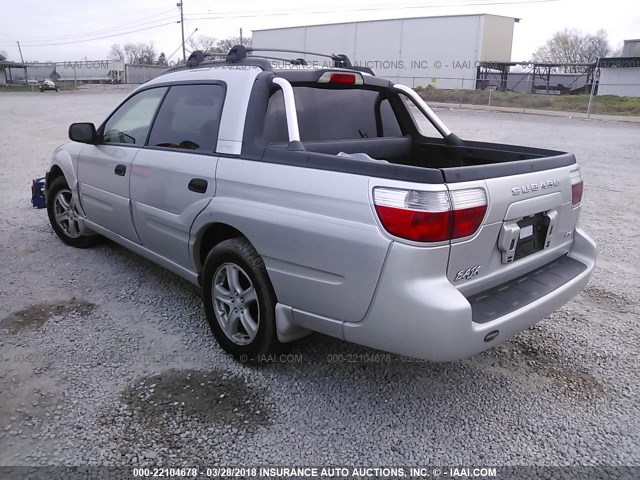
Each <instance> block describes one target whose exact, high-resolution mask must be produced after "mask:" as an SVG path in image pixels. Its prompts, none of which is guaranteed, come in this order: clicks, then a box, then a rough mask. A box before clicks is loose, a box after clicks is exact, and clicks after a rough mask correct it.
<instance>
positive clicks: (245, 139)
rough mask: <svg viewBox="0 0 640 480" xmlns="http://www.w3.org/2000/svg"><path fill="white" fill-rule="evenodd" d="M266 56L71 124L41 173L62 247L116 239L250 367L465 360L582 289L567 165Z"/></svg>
mask: <svg viewBox="0 0 640 480" xmlns="http://www.w3.org/2000/svg"><path fill="white" fill-rule="evenodd" d="M256 52H257V50H253V51H252V50H251V49H249V50H247V49H245V48H244V47H239V46H238V47H234V48H233V49H232V50H231V51H230V52H229V54H228V55H227V56H226V58H223V59H218V60H215V59H210V58H209V55H207V54H204V53H202V52H194V54H192V57H191V58H190V61H189V63H188V65H187V66H186V67H182V68H176V69H172V70H169V71H167V72H166V73H164V74H163V75H161V76H159V77H158V78H156V79H154V80H151V81H149V82H147V83H146V84H144V85H142V86H140V87H139V88H137V89H136V90H135V91H134V92H132V93H131V94H130V95H129V96H128V98H127V99H126V100H124V101H123V102H122V103H121V104H120V105H119V106H118V107H117V108H116V109H115V110H114V111H113V113H111V114H110V115H109V116H108V117H107V118H106V120H105V121H104V123H102V125H100V126H99V127H97V128H96V127H95V126H94V125H93V124H90V123H76V124H73V125H71V126H70V128H69V138H70V139H71V140H72V142H71V143H68V144H66V145H63V146H61V147H59V148H57V149H56V150H55V152H54V155H53V158H52V160H51V165H50V168H49V170H48V172H47V175H46V199H47V209H48V214H49V219H50V221H51V225H52V227H53V229H54V231H55V232H56V234H57V235H58V236H59V237H60V239H61V240H62V241H63V242H65V243H66V244H68V245H71V246H74V247H87V246H89V245H91V244H93V243H94V240H95V239H96V238H97V236H100V235H101V236H104V237H107V238H109V239H111V240H113V241H114V242H117V243H119V244H121V245H123V246H124V247H126V248H129V249H131V250H133V251H134V252H136V253H138V254H140V255H142V256H144V257H146V258H148V259H150V260H152V261H154V262H156V263H158V264H159V265H161V266H163V267H165V268H167V269H169V270H171V271H172V272H175V273H176V274H178V275H180V276H182V277H184V278H185V279H187V280H189V281H190V282H192V283H194V284H196V285H199V286H200V287H201V289H202V300H203V303H204V309H205V312H206V316H207V319H208V321H209V324H210V326H211V329H212V331H213V334H214V336H215V338H216V339H217V341H218V342H219V344H220V346H221V347H222V348H223V349H224V350H225V351H227V352H229V353H231V354H233V355H235V356H237V357H241V358H255V357H256V356H258V355H263V354H268V353H272V352H274V351H277V350H278V349H279V348H281V347H282V346H283V345H284V344H286V343H288V342H291V341H293V340H296V339H298V338H300V337H302V336H304V335H306V334H308V333H309V332H311V331H316V332H321V333H323V334H326V335H331V336H334V337H337V338H341V339H345V340H348V341H350V342H354V343H358V344H361V345H367V346H369V347H373V348H377V349H381V350H385V351H389V352H394V353H397V354H402V355H409V356H413V357H419V358H422V359H429V360H440V361H449V360H454V359H458V358H461V357H466V356H469V355H473V354H475V353H478V352H481V351H483V350H486V349H488V348H490V347H492V346H494V345H496V344H498V343H500V342H504V341H505V340H507V339H508V338H510V337H511V336H513V335H515V334H516V333H518V332H520V331H522V330H524V329H526V328H528V327H529V326H531V325H533V324H534V323H536V322H539V321H540V320H542V319H544V318H545V317H546V316H548V315H549V314H550V313H552V312H553V311H554V310H556V309H558V308H559V307H561V306H562V305H564V304H565V303H567V302H568V301H569V300H571V298H572V297H574V296H575V295H576V294H578V292H580V291H581V290H582V289H583V288H584V286H585V285H586V283H587V282H588V280H589V278H590V276H591V274H592V272H593V268H594V265H595V258H596V247H595V244H594V242H593V241H592V240H591V239H590V238H589V236H588V235H587V234H586V233H585V232H584V231H583V230H581V229H580V228H578V227H577V225H578V218H579V216H580V209H581V202H582V188H583V182H582V178H581V176H580V169H579V167H578V164H577V163H576V160H575V158H574V156H573V155H572V154H570V153H564V152H559V151H552V150H545V149H540V148H528V147H520V146H513V145H499V144H491V143H482V142H475V141H470V140H462V139H460V138H459V137H457V136H456V135H455V134H453V133H451V131H450V130H449V129H448V128H447V127H446V126H445V125H444V124H443V123H442V121H441V120H440V119H439V118H438V117H437V116H436V115H435V114H434V112H433V111H432V110H431V109H430V108H429V107H428V106H427V104H426V103H425V102H424V101H423V100H422V99H421V98H420V97H419V96H418V95H417V94H416V93H415V92H414V91H413V90H411V89H410V88H408V87H405V86H403V85H398V84H394V83H393V82H391V81H389V80H385V79H383V78H379V77H376V76H375V75H372V72H370V71H368V70H367V69H366V68H362V67H354V66H352V64H351V63H350V61H349V59H348V58H347V57H346V56H344V55H334V56H331V59H332V61H333V64H331V65H327V66H326V67H323V68H312V67H309V66H305V63H306V62H305V61H304V60H301V59H297V60H292V61H291V62H290V63H291V64H293V65H287V66H286V67H283V68H274V66H273V63H272V62H270V61H269V60H268V58H267V55H266V54H262V55H260V52H257V53H258V54H256ZM294 53H297V52H294ZM332 65H333V66H332ZM293 67H299V68H293Z"/></svg>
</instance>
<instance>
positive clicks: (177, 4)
mask: <svg viewBox="0 0 640 480" xmlns="http://www.w3.org/2000/svg"><path fill="white" fill-rule="evenodd" d="M182 3H183V0H180V2H178V3H176V7H178V8H179V9H180V28H181V29H182V61H183V62H184V63H185V65H186V63H187V53H186V51H185V49H184V12H183V10H182Z"/></svg>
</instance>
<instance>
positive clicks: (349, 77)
mask: <svg viewBox="0 0 640 480" xmlns="http://www.w3.org/2000/svg"><path fill="white" fill-rule="evenodd" d="M318 83H329V84H333V85H362V84H363V83H364V79H363V78H362V75H361V74H360V73H350V72H324V73H323V74H322V75H321V76H320V78H319V79H318Z"/></svg>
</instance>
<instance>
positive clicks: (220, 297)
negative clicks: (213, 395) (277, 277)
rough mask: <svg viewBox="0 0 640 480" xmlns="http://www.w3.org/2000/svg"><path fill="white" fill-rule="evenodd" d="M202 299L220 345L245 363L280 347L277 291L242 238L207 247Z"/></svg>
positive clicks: (257, 257) (262, 262) (253, 251)
mask: <svg viewBox="0 0 640 480" xmlns="http://www.w3.org/2000/svg"><path fill="white" fill-rule="evenodd" d="M202 302H203V304H204V310H205V313H206V315H207V320H208V321H209V326H210V327H211V331H212V332H213V335H214V336H215V338H216V340H217V341H218V343H219V344H220V346H221V347H222V349H223V350H224V351H225V352H227V353H230V354H231V355H233V356H234V357H236V358H238V359H240V360H241V361H243V362H255V361H256V359H257V357H258V356H259V355H268V354H272V353H276V352H279V351H281V350H282V346H283V345H282V343H280V341H279V340H278V335H277V333H276V321H275V306H276V296H275V293H274V291H273V286H272V285H271V281H270V280H269V276H268V275H267V270H266V268H265V265H264V261H263V260H262V257H260V255H258V252H256V250H255V249H254V248H253V246H252V245H251V244H250V243H249V242H248V241H247V240H246V239H244V238H232V239H230V240H225V241H223V242H221V243H219V244H218V245H216V246H215V247H213V248H212V249H211V251H210V252H209V254H208V255H207V259H206V261H205V263H204V270H203V274H202Z"/></svg>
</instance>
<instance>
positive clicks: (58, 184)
mask: <svg viewBox="0 0 640 480" xmlns="http://www.w3.org/2000/svg"><path fill="white" fill-rule="evenodd" d="M47 213H48V214H49V222H51V227H52V228H53V231H54V232H56V235H58V237H59V238H60V240H62V241H63V242H64V243H66V244H67V245H70V246H72V247H78V248H84V247H88V246H90V245H92V244H93V243H95V240H96V237H95V236H89V235H83V234H82V233H80V225H79V222H78V220H79V217H80V215H79V212H78V210H77V207H76V205H75V201H74V198H73V192H72V191H71V189H70V188H69V185H67V181H66V180H65V178H64V177H58V178H56V179H55V180H54V181H53V182H51V185H49V187H48V189H47Z"/></svg>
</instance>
